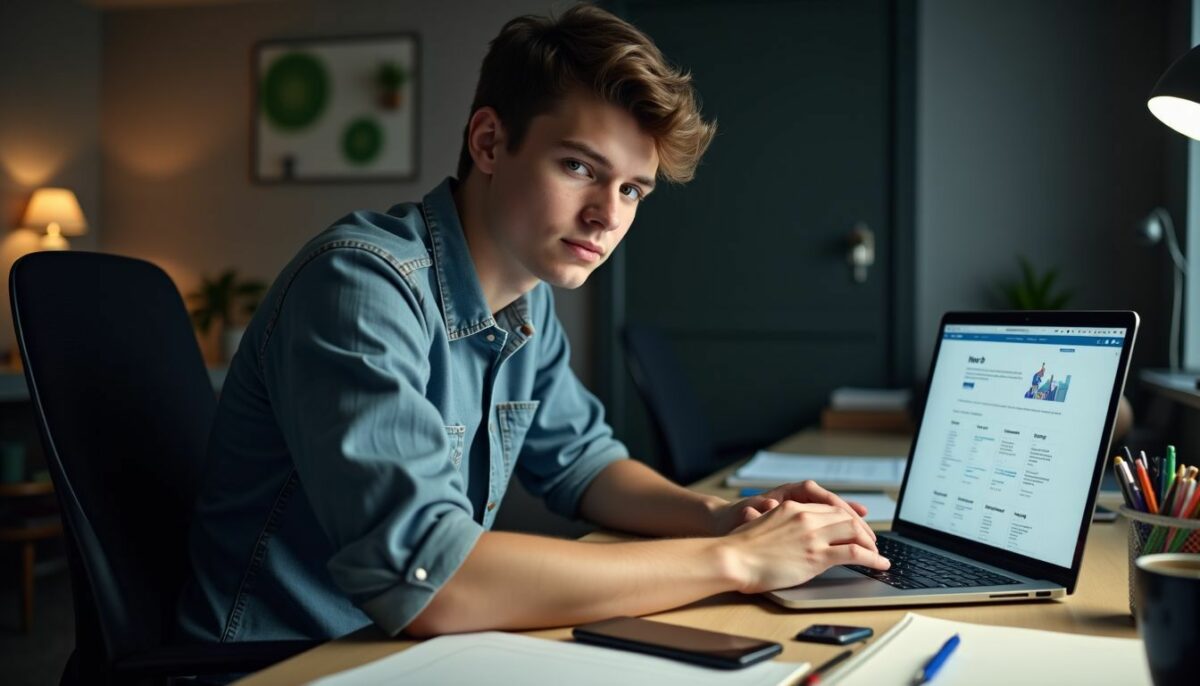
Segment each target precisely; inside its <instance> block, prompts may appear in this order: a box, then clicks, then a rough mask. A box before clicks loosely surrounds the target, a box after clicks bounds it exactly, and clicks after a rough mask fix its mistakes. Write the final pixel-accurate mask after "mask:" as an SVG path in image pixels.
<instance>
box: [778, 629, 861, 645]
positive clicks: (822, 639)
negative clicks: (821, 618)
mask: <svg viewBox="0 0 1200 686" xmlns="http://www.w3.org/2000/svg"><path fill="white" fill-rule="evenodd" d="M874 633H875V632H874V631H872V630H871V627H869V626H842V625H840V624H813V625H812V626H810V627H808V628H807V629H805V630H804V631H801V632H800V633H798V634H796V640H797V641H811V642H813V643H830V644H832V645H836V646H844V645H848V644H850V643H857V642H859V641H862V640H865V639H868V638H870V637H871V636H872V635H874Z"/></svg>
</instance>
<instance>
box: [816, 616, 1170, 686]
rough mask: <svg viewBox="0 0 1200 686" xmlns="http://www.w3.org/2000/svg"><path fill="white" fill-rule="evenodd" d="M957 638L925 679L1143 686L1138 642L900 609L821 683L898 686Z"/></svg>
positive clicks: (998, 684) (987, 684)
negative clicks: (894, 619)
mask: <svg viewBox="0 0 1200 686" xmlns="http://www.w3.org/2000/svg"><path fill="white" fill-rule="evenodd" d="M956 633H957V634H958V635H959V638H960V639H961V643H959V645H958V648H957V649H956V650H955V651H954V653H952V654H951V655H950V657H949V659H947V661H946V662H945V664H944V665H943V666H942V668H941V670H939V671H938V673H937V675H936V676H935V677H934V678H933V680H932V682H931V684H933V685H937V684H971V686H993V685H994V686H1014V685H1015V684H1020V685H1021V686H1033V685H1040V684H1045V685H1047V686H1050V685H1053V686H1062V685H1063V684H1089V685H1095V686H1099V685H1103V684H1114V685H1116V684H1120V686H1142V685H1144V686H1150V670H1149V669H1148V668H1147V666H1146V657H1145V652H1144V651H1143V650H1142V642H1141V641H1139V640H1137V639H1134V638H1107V637H1099V636H1084V635H1081V634H1066V633H1058V632H1054V631H1038V630H1036V629H1021V628H1017V627H1008V626H988V625H986V624H967V623H966V622H954V621H950V620H947V619H936V618H933V617H926V616H925V615H919V614H913V613H911V612H910V613H908V614H907V615H905V617H904V619H902V620H900V622H899V623H898V624H896V626H894V627H892V629H891V630H889V631H888V632H887V633H886V634H884V635H883V636H881V637H880V638H879V639H878V640H877V641H876V642H875V643H874V644H873V645H870V646H867V647H866V648H865V649H863V651H862V652H860V653H859V654H857V655H855V656H854V657H852V658H851V659H850V661H849V662H847V663H846V664H845V665H844V666H843V667H842V668H841V669H838V670H837V671H834V672H832V673H831V674H828V675H827V676H826V678H825V679H824V680H822V683H824V684H831V685H832V684H836V686H860V685H861V686H890V685H895V686H900V685H901V684H904V685H907V684H909V683H911V681H912V678H913V675H914V674H916V672H917V670H918V669H920V668H921V666H922V665H924V664H925V661H926V660H928V659H929V658H930V656H932V655H933V654H934V653H936V652H937V651H938V649H939V648H941V647H942V644H943V643H945V642H946V639H948V638H950V637H951V636H953V635H954V634H956Z"/></svg>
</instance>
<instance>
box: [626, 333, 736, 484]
mask: <svg viewBox="0 0 1200 686" xmlns="http://www.w3.org/2000/svg"><path fill="white" fill-rule="evenodd" d="M621 340H622V342H623V343H624V344H625V357H626V360H627V362H628V364H629V373H630V376H632V377H633V383H634V386H635V387H636V388H637V390H638V394H639V395H640V396H641V398H642V401H643V402H644V403H646V409H647V410H648V411H649V413H650V419H651V425H652V426H653V427H654V433H655V435H656V436H657V437H658V439H659V443H660V444H661V447H662V449H663V451H664V452H665V453H666V455H665V458H666V462H665V464H664V469H663V473H664V474H666V475H667V476H668V477H670V478H672V479H674V480H675V481H676V482H678V483H681V484H689V483H692V482H693V481H696V480H697V479H700V478H701V477H703V476H706V475H707V474H709V473H710V472H712V471H713V470H714V469H716V468H717V467H718V466H719V465H718V460H717V451H716V444H715V443H714V442H713V438H712V433H711V432H710V431H709V428H708V419H707V418H706V416H705V414H704V410H703V409H702V408H701V407H700V402H699V400H698V399H697V398H696V392H695V390H694V388H693V387H692V385H691V384H690V383H688V380H687V377H686V376H685V375H684V373H683V369H682V368H681V367H680V366H679V360H678V358H677V357H676V355H675V354H674V352H673V351H672V350H671V348H670V345H669V344H668V343H667V341H666V339H665V338H663V336H662V335H661V334H660V333H658V331H657V330H655V329H654V328H653V327H650V326H645V325H640V324H628V325H626V326H625V328H624V330H623V331H622V332H621Z"/></svg>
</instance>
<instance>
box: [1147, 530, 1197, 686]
mask: <svg viewBox="0 0 1200 686" xmlns="http://www.w3.org/2000/svg"><path fill="white" fill-rule="evenodd" d="M1135 564H1136V565H1137V569H1136V571H1135V572H1134V585H1135V594H1136V599H1137V620H1138V633H1139V634H1140V635H1141V637H1142V644H1143V645H1144V646H1145V647H1146V659H1147V661H1149V663H1150V676H1151V678H1153V679H1154V684H1155V686H1175V685H1176V684H1189V685H1191V684H1195V683H1196V663H1195V658H1196V655H1197V653H1200V555H1194V554H1185V553H1164V554H1161V555H1143V556H1141V557H1139V558H1138V559H1137V560H1136V562H1135Z"/></svg>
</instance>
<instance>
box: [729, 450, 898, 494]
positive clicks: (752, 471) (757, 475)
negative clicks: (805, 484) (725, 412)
mask: <svg viewBox="0 0 1200 686" xmlns="http://www.w3.org/2000/svg"><path fill="white" fill-rule="evenodd" d="M907 461H908V458H906V457H849V456H840V455H839V456H834V455H794V454H791V453H771V452H767V451H765V450H763V451H759V452H758V453H757V454H755V456H754V457H752V458H750V461H748V462H747V463H746V464H744V465H742V466H741V467H739V468H738V469H737V471H735V472H734V473H733V474H732V475H730V477H729V478H728V479H726V483H727V484H728V485H730V486H765V487H770V486H778V485H779V484H784V483H788V482H792V481H803V480H805V479H813V480H815V481H816V482H817V483H819V484H821V485H822V486H825V487H826V488H859V489H884V488H899V487H900V481H901V479H903V478H904V465H905V463H906V462H907Z"/></svg>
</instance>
